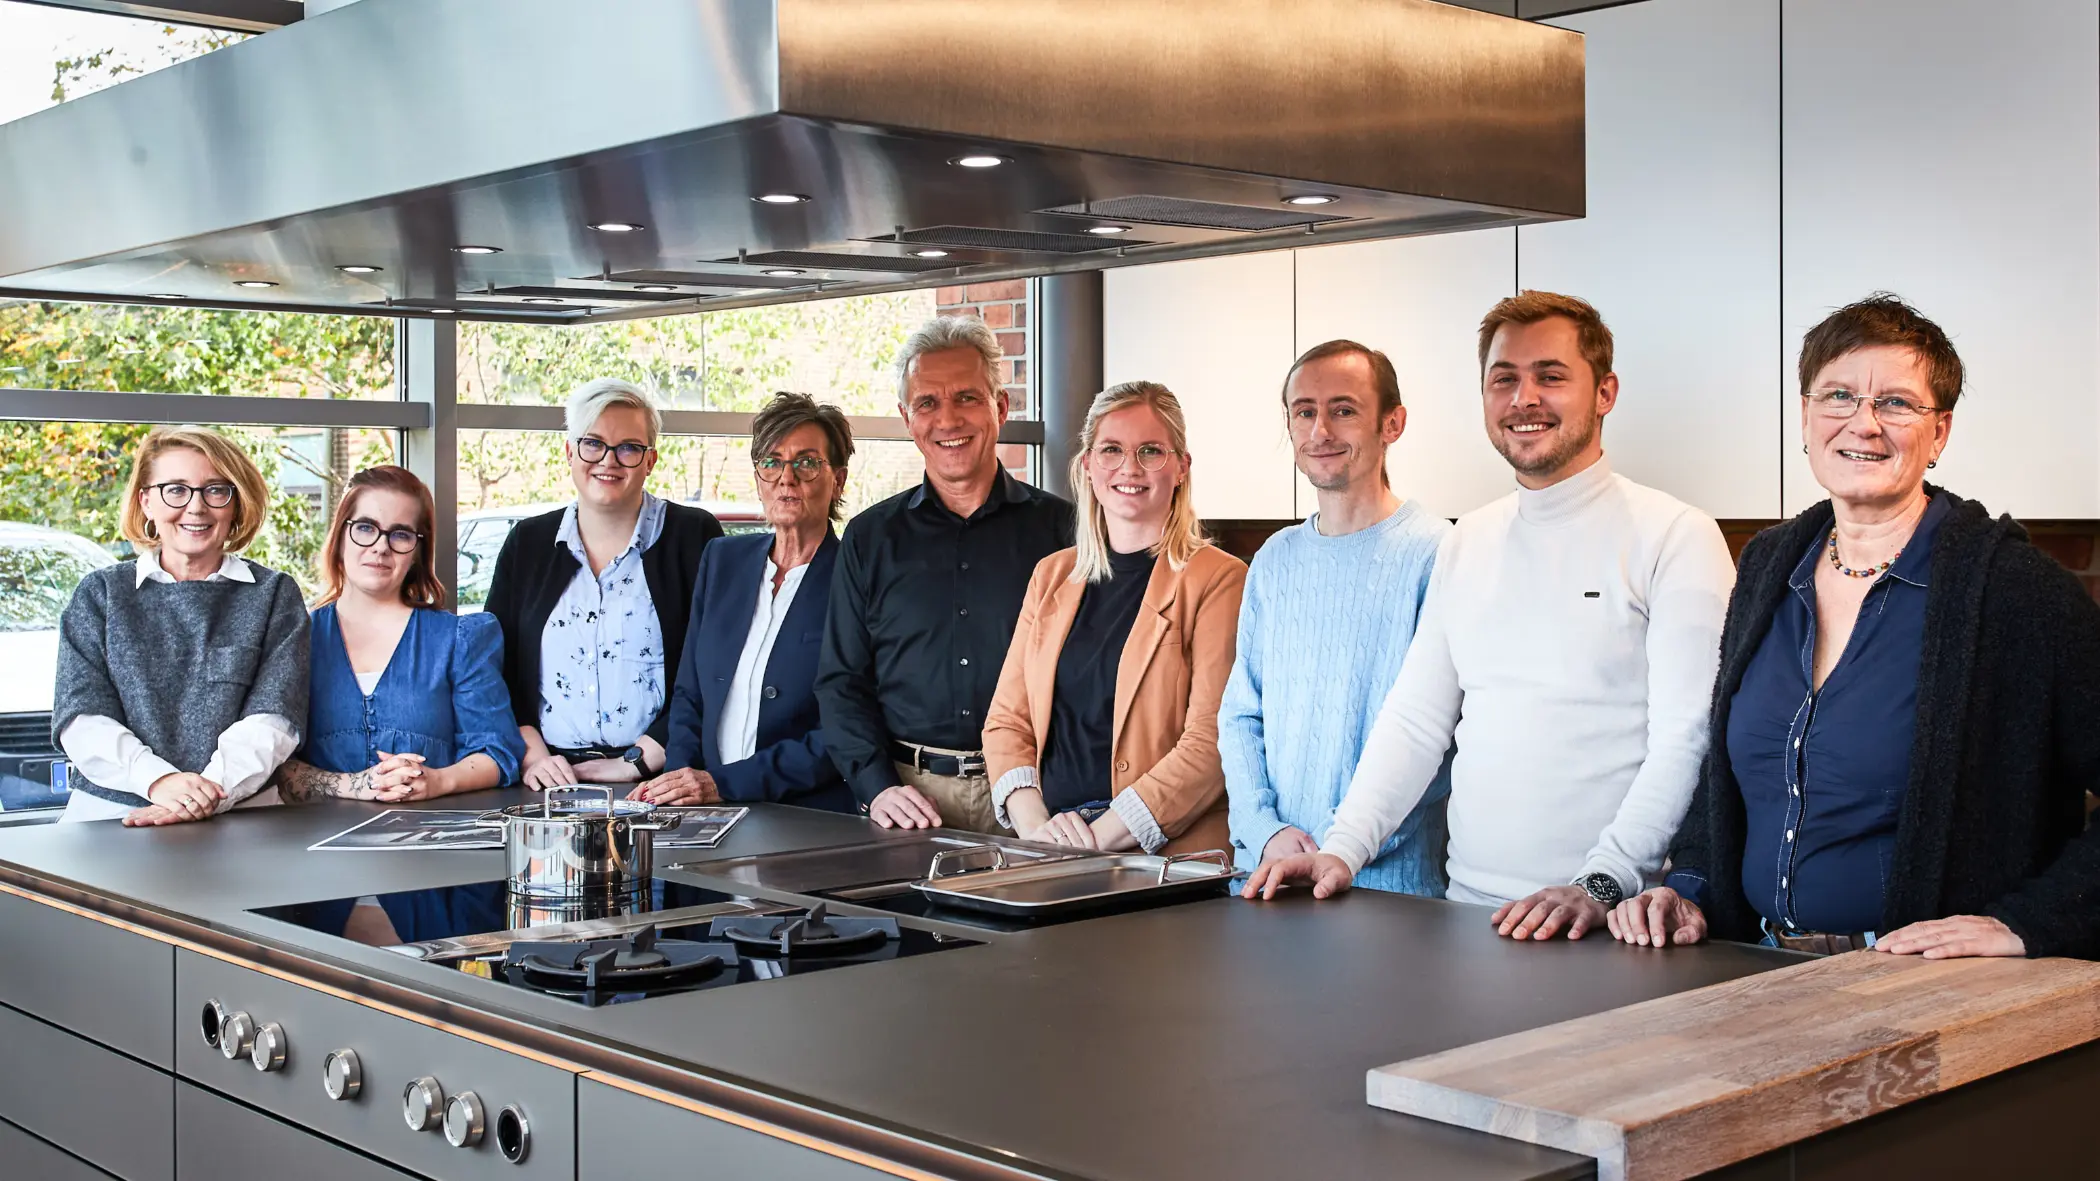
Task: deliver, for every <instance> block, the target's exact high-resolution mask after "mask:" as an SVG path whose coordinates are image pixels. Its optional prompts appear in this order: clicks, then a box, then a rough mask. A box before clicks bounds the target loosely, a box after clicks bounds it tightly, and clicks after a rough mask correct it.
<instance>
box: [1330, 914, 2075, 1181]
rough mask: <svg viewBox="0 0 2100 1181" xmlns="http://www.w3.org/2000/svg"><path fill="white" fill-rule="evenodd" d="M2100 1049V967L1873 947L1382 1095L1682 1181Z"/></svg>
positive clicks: (1442, 1071) (1524, 1046) (1492, 1051)
mask: <svg viewBox="0 0 2100 1181" xmlns="http://www.w3.org/2000/svg"><path fill="white" fill-rule="evenodd" d="M1629 954H1661V955H1668V954H1672V953H1671V952H1670V951H1668V950H1661V951H1655V952H1652V953H1642V952H1636V951H1634V950H1633V949H1629ZM2096 1040H2100V964H2091V963H2084V962H2081V961H2076V960H2006V959H1980V960H1922V959H1917V958H1915V957H1909V956H1892V955H1884V954H1882V953H1880V952H1872V951H1861V952H1853V953H1851V954H1849V955H1841V956H1832V957H1829V958H1827V959H1818V960H1808V961H1804V962H1802V963H1800V964H1795V965H1792V966H1790V967H1786V968H1781V969H1779V970H1777V971H1772V972H1766V973H1763V974H1760V975H1757V976H1749V977H1745V978H1743V979H1740V980H1731V981H1728V982H1726V983H1722V984H1716V985H1713V986H1711V987H1708V988H1702V989H1696V990H1694V991H1692V992H1686V993H1679V994H1677V995H1676V996H1669V997H1662V998H1659V999H1657V1000H1653V1001H1648V1002H1645V1003H1642V1004H1638V1005H1629V1006H1627V1007H1625V1008H1621V1009H1614V1010H1611V1011H1610V1012H1606V1013H1598V1014H1596V1015H1594V1016H1590V1017H1584V1018H1580V1019H1578V1020H1574V1021H1567V1022H1562V1023H1561V1024H1559V1025H1550V1026H1546V1027H1544V1028H1541V1029H1534V1030H1528V1031H1526V1032H1524V1033H1518V1034H1512V1035H1510V1036H1508V1037H1502V1038H1496V1039H1494V1040H1492V1041H1486V1042H1480V1043H1477V1044H1475V1045H1471V1046H1462V1047H1460V1048H1458V1049H1455V1050H1448V1051H1445V1052H1443V1053H1440V1054H1431V1055H1428V1056H1427V1057H1423V1058H1416V1059H1413V1060H1411V1061H1407V1062H1401V1063H1396V1064H1394V1065H1392V1066H1385V1067H1380V1068H1378V1069H1375V1070H1373V1071H1371V1072H1370V1074H1369V1076H1368V1079H1367V1094H1368V1097H1369V1100H1370V1102H1371V1103H1372V1104H1373V1105H1374V1106H1378V1107H1384V1108H1389V1109H1391V1110H1394V1111H1400V1112H1405V1113H1407V1114H1410V1115H1417V1116H1422V1117H1425V1118H1428V1119H1434V1120H1438V1121H1441V1122H1443V1123H1450V1124H1457V1125H1459V1126H1462V1127H1468V1128H1475V1129H1478V1130H1481V1131H1487V1132H1493V1133H1495V1134H1497V1135H1502V1136H1509V1137H1511V1138H1514V1139H1518V1140H1525V1141H1528V1142H1531V1143H1534V1144H1543V1145H1547V1146H1550V1147H1554V1148H1561V1149H1566V1150H1568V1151H1571V1152H1580V1153H1584V1154H1586V1155H1589V1156H1594V1157H1596V1158H1597V1161H1598V1176H1599V1178H1600V1181H1677V1179H1679V1178H1685V1177H1692V1176H1696V1175H1698V1174H1700V1173H1703V1172H1706V1171H1708V1170H1710V1169H1716V1168H1719V1167H1721V1166H1723V1165H1728V1164H1733V1163H1735V1162H1736V1161H1741V1160H1747V1159H1749V1158H1750V1157H1753V1156H1756V1155H1758V1154H1760V1153H1763V1152H1768V1151H1770V1150H1772V1149H1775V1148H1779V1147H1782V1146H1784V1145H1787V1144H1792V1143H1795V1142H1798V1141H1801V1140H1805V1139H1807V1138H1809V1137H1811V1136H1814V1135H1816V1134H1818V1133H1820V1132H1825V1131H1828V1130H1830V1129H1832V1128H1835V1127H1839V1126H1842V1125H1844V1124H1848V1123H1852V1122H1854V1121H1856V1120H1861V1119H1865V1118H1867V1117H1868V1116H1871V1115H1874V1114H1877V1113H1879V1112H1883V1111H1887V1110H1889V1109H1891V1108H1894V1107H1899V1106H1901V1105H1903V1104H1906V1103H1910V1102H1913V1101H1915V1100H1918V1099H1922V1098H1925V1097H1926V1096H1928V1095H1933V1094H1936V1093H1938V1092H1940V1091H1944V1090H1947V1089H1948V1088H1950V1087H1957V1086H1960V1085H1961V1084H1963V1083H1966V1082H1971V1081H1974V1080H1976V1079H1979V1078H1983V1077H1986V1076H1988V1075H1991V1074H1996V1073H1997V1072H1999V1071H2002V1070H2007V1069H2010V1068H2012V1067H2014V1066H2019V1065H2022V1064H2024V1063H2027V1062H2032V1061H2035V1060H2036V1059H2039V1058H2045V1057H2047V1056H2049V1055H2051V1054H2055V1053H2058V1052H2060V1051H2062V1050H2067V1049H2070V1048H2072V1047H2074V1046H2079V1045H2083V1044H2085V1043H2087V1042H2091V1041H2096Z"/></svg>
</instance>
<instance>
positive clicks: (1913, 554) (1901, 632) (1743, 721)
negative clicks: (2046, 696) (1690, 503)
mask: <svg viewBox="0 0 2100 1181" xmlns="http://www.w3.org/2000/svg"><path fill="white" fill-rule="evenodd" d="M1946 515H1947V505H1946V502H1945V501H1944V500H1943V499H1941V498H1938V497H1935V498H1934V499H1933V502H1932V503H1931V504H1930V505H1928V506H1927V507H1926V509H1925V515H1924V516H1923V517H1922V518H1920V519H1919V521H1918V527H1917V529H1916V530H1915V531H1913V532H1912V534H1911V539H1910V542H1909V544H1907V545H1905V546H1904V547H1903V556H1902V557H1900V558H1898V559H1897V560H1896V563H1895V565H1893V566H1891V567H1890V568H1889V570H1888V573H1887V574H1884V575H1883V576H1882V577H1880V578H1879V579H1876V580H1875V583H1874V586H1873V587H1872V589H1870V590H1868V591H1867V596H1866V598H1865V599H1864V600H1863V601H1862V602H1861V603H1860V606H1859V619H1858V622H1856V623H1855V624H1854V625H1853V628H1852V636H1851V638H1850V639H1848V640H1847V641H1846V642H1845V651H1844V652H1843V653H1842V654H1841V655H1840V656H1839V657H1838V662H1837V664H1836V665H1835V666H1834V667H1832V668H1831V670H1830V675H1829V677H1827V678H1825V680H1824V681H1823V687H1822V688H1821V689H1820V690H1818V689H1815V688H1814V684H1815V658H1816V657H1815V649H1816V589H1815V578H1816V570H1817V569H1818V566H1819V564H1820V563H1823V562H1826V561H1829V560H1830V559H1829V555H1828V552H1827V550H1826V548H1825V547H1826V546H1827V544H1828V541H1827V539H1826V538H1817V539H1816V542H1815V544H1814V545H1812V546H1810V547H1809V551H1808V552H1807V553H1805V554H1803V555H1802V556H1801V560H1800V561H1799V562H1798V563H1797V564H1796V565H1795V567H1794V572H1793V574H1792V575H1791V576H1790V577H1789V578H1788V580H1787V581H1788V586H1789V590H1790V593H1789V594H1788V595H1787V596H1786V597H1785V598H1784V599H1782V600H1781V601H1780V605H1779V609H1778V611H1777V612H1776V613H1775V614H1774V616H1773V619H1772V627H1771V630H1770V631H1768V632H1766V633H1765V638H1764V642H1763V643H1761V644H1760V645H1759V646H1758V649H1757V652H1756V653H1755V654H1754V655H1753V656H1752V657H1751V658H1750V664H1749V666H1748V667H1747V668H1745V669H1744V670H1743V682H1742V685H1741V686H1740V687H1739V688H1737V690H1736V694H1735V699H1734V701H1733V702H1732V704H1731V705H1730V707H1729V715H1728V734H1727V735H1726V741H1727V743H1728V748H1727V750H1728V754H1727V757H1728V761H1729V766H1730V768H1731V769H1732V770H1733V771H1734V772H1735V778H1736V783H1737V785H1738V786H1739V787H1740V788H1741V790H1742V793H1743V809H1744V820H1745V822H1746V830H1745V839H1744V842H1743V879H1742V880H1743V896H1744V898H1745V899H1747V900H1748V901H1749V903H1750V904H1751V905H1752V906H1754V907H1756V908H1757V912H1758V913H1759V914H1761V915H1763V916H1764V919H1765V921H1766V922H1767V923H1768V924H1770V926H1771V928H1772V929H1773V930H1775V931H1779V932H1781V933H1787V932H1793V931H1822V932H1831V933H1837V934H1848V933H1851V932H1855V931H1874V930H1876V929H1877V928H1879V927H1880V925H1881V914H1882V900H1883V896H1884V894H1885V893H1886V888H1887V884H1888V875H1889V862H1890V859H1891V858H1892V857H1893V856H1894V855H1895V846H1896V822H1897V818H1898V817H1899V815H1900V814H1901V812H1902V809H1903V797H1904V795H1905V794H1906V793H1907V792H1908V790H1909V784H1910V751H1911V741H1912V739H1913V737H1914V736H1915V735H1916V733H1917V712H1918V659H1919V657H1920V655H1921V653H1922V651H1923V646H1924V637H1925V600H1926V594H1927V590H1928V586H1929V584H1930V580H1931V573H1932V542H1933V539H1934V537H1936V536H1937V535H1938V533H1939V526H1940V521H1941V520H1942V519H1944V518H1945V517H1946ZM1674 876H1675V875H1673V877H1674ZM1671 885H1673V886H1680V887H1681V883H1679V882H1677V881H1672V882H1671ZM1679 892H1680V893H1682V892H1684V891H1683V890H1682V888H1680V891H1679Z"/></svg>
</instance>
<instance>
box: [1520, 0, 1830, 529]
mask: <svg viewBox="0 0 2100 1181" xmlns="http://www.w3.org/2000/svg"><path fill="white" fill-rule="evenodd" d="M1842 6H1843V5H1836V7H1842ZM1549 23H1551V24H1555V25H1560V26H1562V27H1564V28H1569V29H1574V30H1576V31H1577V32H1580V33H1582V34H1584V37H1585V42H1586V60H1585V74H1586V78H1587V87H1586V90H1587V102H1588V109H1587V121H1588V128H1589V139H1588V169H1589V177H1588V180H1589V183H1588V193H1587V204H1588V212H1587V216H1585V217H1584V218H1583V219H1582V220H1581V221H1571V222H1556V223H1552V224H1548V225H1538V226H1526V227H1524V228H1522V229H1520V230H1518V231H1517V235H1518V246H1517V277H1518V279H1519V281H1520V282H1521V283H1522V285H1523V286H1525V287H1527V288H1538V289H1541V290H1546V291H1559V292H1564V293H1566V294H1569V295H1578V296H1581V297H1582V298H1584V299H1587V300H1589V301H1590V302H1591V303H1593V304H1595V305H1596V307H1597V310H1598V311H1599V312H1601V313H1602V314H1603V316H1604V321H1605V323H1607V324H1609V325H1610V326H1611V329H1612V335H1613V338H1614V344H1615V355H1614V358H1613V368H1614V369H1616V370H1617V371H1618V374H1619V387H1620V393H1619V404H1618V406H1617V408H1616V409H1614V410H1613V411H1612V414H1611V417H1610V418H1608V419H1607V420H1606V422H1605V428H1604V449H1605V453H1606V454H1607V455H1609V456H1610V457H1611V461H1612V466H1613V467H1614V468H1615V469H1616V470H1617V471H1618V472H1620V473H1621V474H1623V475H1625V476H1626V477H1627V478H1629V479H1632V480H1637V481H1639V482H1641V483H1643V484H1647V485H1650V486H1651V487H1655V488H1659V489H1662V490H1663V491H1665V492H1668V493H1670V494H1671V495H1673V496H1676V497H1678V498H1679V499H1682V500H1684V501H1686V502H1688V503H1690V504H1693V505H1696V506H1697V507H1699V508H1701V509H1703V510H1705V511H1706V512H1708V513H1710V514H1712V515H1713V516H1716V517H1724V518H1726V517H1770V516H1773V515H1775V514H1777V513H1778V512H1779V506H1780V494H1779V464H1778V462H1777V457H1776V454H1775V452H1776V450H1777V448H1778V447H1779V445H1780V436H1781V431H1782V421H1781V414H1782V410H1783V409H1784V407H1783V404H1782V401H1781V391H1782V389H1783V385H1782V383H1781V380H1780V378H1781V372H1780V370H1781V366H1782V364H1783V359H1782V353H1783V344H1782V341H1781V336H1780V328H1779V281H1780V280H1779V260H1780V250H1779V232H1780V224H1779V191H1780V189H1779V166H1780V159H1779V0H1649V2H1647V3H1641V4H1629V5H1626V6H1624V7H1620V8H1609V9H1603V10H1601V11H1597V12H1590V13H1584V14H1581V15H1579V16H1571V17H1564V18H1561V19H1558V20H1554V21H1551V22H1549ZM1787 229H1788V232H1789V233H1791V232H1792V229H1793V226H1792V224H1791V223H1789V224H1788V226H1787ZM1788 254H1789V261H1791V258H1792V252H1791V250H1789V252H1788Z"/></svg>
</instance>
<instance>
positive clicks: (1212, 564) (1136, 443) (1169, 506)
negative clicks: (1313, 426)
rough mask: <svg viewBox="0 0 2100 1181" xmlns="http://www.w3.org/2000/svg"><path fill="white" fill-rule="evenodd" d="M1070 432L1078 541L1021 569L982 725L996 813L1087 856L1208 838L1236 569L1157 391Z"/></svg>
mask: <svg viewBox="0 0 2100 1181" xmlns="http://www.w3.org/2000/svg"><path fill="white" fill-rule="evenodd" d="M1080 442H1081V448H1080V451H1079V454H1078V455H1077V456H1076V457H1074V459H1073V460H1072V486H1073V489H1074V491H1075V492H1076V493H1077V501H1078V509H1079V529H1078V544H1077V545H1075V546H1073V547H1072V548H1070V549H1064V550H1059V551H1058V552H1056V553H1054V554H1051V555H1050V556H1049V557H1047V558H1044V559H1043V560H1042V561H1041V562H1040V563H1038V564H1037V565H1036V568H1035V574H1034V576H1033V577H1032V578H1031V579H1030V580H1029V583H1028V595H1027V598H1026V599H1025V600H1024V601H1023V603H1022V605H1021V618H1020V622H1019V623H1018V624H1017V625H1016V627H1015V628H1014V638H1013V643H1012V646H1011V647H1010V648H1008V650H1007V654H1006V665H1005V667H1004V668H1003V669H1002V670H1001V671H1000V674H999V689H998V692H997V693H996V694H994V696H993V698H992V708H991V713H990V715H989V717H988V718H987V719H986V723H985V729H984V750H985V762H986V764H987V769H988V771H989V773H990V774H991V776H992V780H993V786H992V801H993V804H994V806H995V808H996V809H997V813H998V818H999V822H1000V823H1001V824H1003V825H1006V826H1008V827H1010V828H1012V829H1013V830H1014V831H1016V832H1017V833H1019V834H1020V835H1021V836H1022V837H1024V838H1027V839H1030V840H1040V841H1050V842H1055V843H1057V844H1066V845H1075V846H1079V847H1083V848H1089V849H1104V850H1118V851H1121V850H1133V849H1143V850H1145V851H1146V852H1148V853H1156V852H1160V851H1162V850H1164V851H1166V852H1168V853H1181V852H1187V851H1191V850H1200V849H1223V848H1225V847H1226V843H1227V840H1228V832H1227V825H1226V813H1225V773H1224V771H1223V769H1222V768H1221V766H1220V764H1219V760H1218V701H1219V698H1220V697H1221V696H1223V694H1224V691H1225V681H1226V678H1227V677H1228V676H1229V675H1230V674H1231V672H1232V657H1233V644H1234V640H1235V636H1236V634H1237V629H1238V626H1239V610H1240V592H1241V590H1242V588H1243V587H1244V586H1245V585H1246V580H1247V565H1246V563H1244V562H1242V561H1240V560H1239V559H1238V558H1235V557H1233V556H1232V555H1230V554H1227V553H1225V552H1224V551H1222V550H1220V549H1218V548H1217V547H1215V546H1213V545H1211V544H1210V543H1209V541H1208V540H1207V539H1206V538H1205V537H1204V535H1203V529H1202V526H1201V525H1199V524H1198V523H1197V520H1196V512H1195V509H1194V507H1193V506H1192V504H1191V490H1190V484H1189V472H1190V467H1191V457H1190V455H1189V452H1188V430H1187V427H1186V426H1185V425H1184V423H1183V420H1182V416H1181V402H1180V400H1179V399H1178V398H1176V397H1175V396H1174V394H1173V392H1172V391H1170V390H1168V389H1167V388H1166V387H1165V386H1163V385H1159V384H1157V383H1155V382H1148V381H1134V382H1126V383H1124V384H1122V385H1119V386H1115V387H1114V388H1112V389H1108V390H1105V391H1103V392H1102V393H1101V394H1099V395H1098V396H1096V397H1095V399H1094V404H1093V406H1092V407H1090V408H1089V409H1088V411H1087V416H1086V426H1085V429H1084V430H1083V432H1082V433H1081V436H1080Z"/></svg>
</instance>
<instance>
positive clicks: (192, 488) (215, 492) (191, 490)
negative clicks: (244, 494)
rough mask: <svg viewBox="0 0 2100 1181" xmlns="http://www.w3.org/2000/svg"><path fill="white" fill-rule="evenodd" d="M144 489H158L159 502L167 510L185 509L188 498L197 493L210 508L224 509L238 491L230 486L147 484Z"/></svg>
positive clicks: (188, 501)
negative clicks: (202, 496)
mask: <svg viewBox="0 0 2100 1181" xmlns="http://www.w3.org/2000/svg"><path fill="white" fill-rule="evenodd" d="M146 487H148V488H155V489H158V490H159V491H160V502H161V503H162V504H165V505H167V506H168V507H169V508H184V507H187V506H188V505H189V503H190V497H192V496H194V495H196V494H197V493H199V492H201V493H203V494H204V503H205V504H207V505H209V506H210V507H212V508H225V507H226V506H227V505H229V504H232V503H233V497H234V494H235V493H236V492H238V491H239V489H237V488H235V487H234V486H233V485H231V484H206V485H204V486H203V487H201V488H200V487H198V486H196V485H194V484H176V483H164V484H148V485H146Z"/></svg>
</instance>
